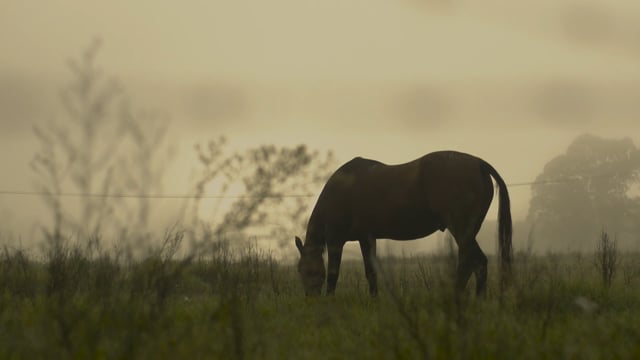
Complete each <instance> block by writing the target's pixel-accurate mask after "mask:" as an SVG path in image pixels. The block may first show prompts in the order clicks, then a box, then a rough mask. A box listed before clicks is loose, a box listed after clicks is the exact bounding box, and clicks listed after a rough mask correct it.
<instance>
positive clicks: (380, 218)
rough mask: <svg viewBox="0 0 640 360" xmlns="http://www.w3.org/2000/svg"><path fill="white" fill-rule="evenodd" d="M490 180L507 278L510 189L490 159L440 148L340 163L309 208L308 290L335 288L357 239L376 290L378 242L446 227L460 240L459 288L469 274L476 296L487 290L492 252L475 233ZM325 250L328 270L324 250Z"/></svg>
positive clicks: (303, 270)
mask: <svg viewBox="0 0 640 360" xmlns="http://www.w3.org/2000/svg"><path fill="white" fill-rule="evenodd" d="M491 177H493V178H494V179H495V181H496V183H497V186H498V189H499V195H500V203H499V209H498V247H499V252H500V258H501V261H500V273H501V278H502V280H503V281H506V279H507V277H508V274H509V273H510V269H511V252H512V250H511V233H512V224H511V211H510V204H509V193H508V191H507V186H506V184H505V183H504V180H502V177H500V175H499V174H498V172H497V171H496V169H494V168H493V166H491V165H490V164H489V163H487V162H486V161H484V160H482V159H480V158H477V157H475V156H472V155H469V154H464V153H460V152H455V151H439V152H434V153H430V154H427V155H425V156H423V157H421V158H419V159H416V160H414V161H411V162H408V163H405V164H400V165H386V164H383V163H381V162H379V161H375V160H369V159H363V158H360V157H357V158H354V159H353V160H351V161H349V162H347V163H346V164H344V165H342V166H341V167H340V168H339V169H338V170H336V172H335V173H333V175H331V177H330V178H329V180H328V181H327V183H326V184H325V186H324V188H323V189H322V192H321V193H320V196H319V198H318V201H317V203H316V205H315V207H314V209H313V211H312V213H311V217H310V218H309V223H308V225H307V234H306V240H305V243H304V244H303V243H302V240H300V238H298V237H297V236H296V237H295V243H296V247H297V248H298V250H299V251H300V261H299V263H298V272H299V273H300V276H301V278H302V284H303V287H304V290H305V293H306V294H307V295H320V292H321V289H322V286H323V284H324V281H325V276H326V280H327V292H326V293H327V295H332V294H333V293H334V292H335V289H336V283H337V281H338V275H339V273H340V261H341V258H342V248H343V246H344V244H345V242H347V241H358V242H359V243H360V250H361V251H362V258H363V260H364V270H365V275H366V277H367V281H368V283H369V293H370V294H371V295H373V296H375V295H376V294H377V292H378V285H377V279H376V265H375V263H376V260H375V259H376V239H379V238H382V239H393V240H413V239H417V238H421V237H425V236H427V235H429V234H432V233H433V232H435V231H436V230H440V231H444V230H445V229H448V230H449V231H450V232H451V234H452V235H453V237H454V238H455V240H456V243H457V245H458V267H457V269H456V271H457V272H456V289H457V290H458V292H460V291H462V290H463V289H464V288H465V286H466V284H467V282H468V280H469V278H470V277H471V274H472V273H473V274H475V277H476V293H477V294H478V295H480V296H483V295H484V294H485V292H486V288H487V257H486V256H485V254H484V253H483V252H482V250H481V249H480V247H479V246H478V242H477V241H476V234H477V233H478V231H479V230H480V226H481V225H482V222H483V221H484V218H485V216H486V214H487V211H488V210H489V206H490V204H491V201H492V199H493V183H492V181H491ZM325 249H326V250H327V253H328V256H329V260H328V272H325V266H324V260H323V258H322V254H323V252H324V250H325Z"/></svg>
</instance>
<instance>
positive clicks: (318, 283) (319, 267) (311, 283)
mask: <svg viewBox="0 0 640 360" xmlns="http://www.w3.org/2000/svg"><path fill="white" fill-rule="evenodd" d="M296 247H297V248H298V250H299V251H300V261H299V262H298V273H299V274H300V278H301V279H302V286H303V287H304V292H305V294H306V295H307V296H318V295H320V292H321V291H322V285H324V279H325V276H326V272H325V268H324V260H323V259H322V250H323V249H322V247H318V248H315V247H311V245H307V246H305V245H303V244H302V240H300V238H299V237H297V236H296Z"/></svg>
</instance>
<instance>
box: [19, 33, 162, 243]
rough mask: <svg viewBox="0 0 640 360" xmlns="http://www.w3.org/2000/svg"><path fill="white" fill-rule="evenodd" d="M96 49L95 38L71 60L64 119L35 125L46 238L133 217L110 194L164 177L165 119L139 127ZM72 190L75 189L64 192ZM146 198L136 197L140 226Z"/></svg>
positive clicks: (117, 224)
mask: <svg viewBox="0 0 640 360" xmlns="http://www.w3.org/2000/svg"><path fill="white" fill-rule="evenodd" d="M99 50H100V42H99V41H94V42H93V43H92V44H91V45H90V46H89V47H88V48H87V49H86V50H85V51H84V52H83V54H82V55H81V56H80V57H79V58H78V59H73V60H70V61H69V69H70V71H71V75H72V76H71V82H70V83H69V84H68V85H67V86H66V87H65V88H64V89H63V90H62V92H61V102H62V107H63V110H64V115H65V116H64V117H63V119H62V120H61V121H49V122H47V123H45V124H44V126H36V127H34V134H35V135H36V137H37V139H38V140H39V143H40V149H39V150H38V151H37V152H36V154H35V156H34V158H33V161H32V163H31V166H32V169H33V171H34V173H35V175H36V179H35V180H36V186H37V187H38V188H39V190H40V191H42V192H43V193H44V194H45V195H44V196H43V199H44V201H45V204H46V205H47V207H48V209H49V210H50V212H51V214H52V217H53V221H52V225H51V227H50V228H48V226H46V225H45V226H43V227H44V232H45V235H46V237H47V238H49V239H59V238H61V237H67V236H69V235H70V234H74V235H77V236H78V237H80V238H85V237H87V236H94V235H97V234H98V233H99V232H100V231H101V230H103V229H102V228H103V227H106V226H108V227H109V228H111V229H113V228H123V227H125V226H126V225H131V224H130V223H128V222H129V221H130V220H129V219H130V218H133V217H131V216H129V215H127V213H128V212H131V209H130V204H126V203H125V202H124V200H123V199H122V198H118V197H114V196H113V195H114V194H118V193H122V192H124V191H129V192H133V193H138V192H143V191H148V190H146V189H154V187H157V186H158V184H159V179H160V176H159V173H160V172H161V171H162V166H161V165H159V159H158V157H159V156H160V155H161V154H162V151H161V150H162V143H163V141H164V137H165V130H164V129H165V127H158V126H156V124H155V122H153V121H147V122H145V123H144V126H146V128H145V129H144V130H143V129H142V126H143V122H142V121H141V119H140V118H136V117H135V116H134V115H133V112H132V110H131V107H130V106H129V104H128V102H127V101H126V96H125V94H124V92H123V89H122V88H121V87H120V85H119V84H118V82H117V81H116V80H115V79H114V78H113V77H107V76H105V74H104V73H103V71H102V70H101V69H100V68H99V67H98V66H97V64H96V58H97V55H98V53H99ZM151 120H153V119H151ZM69 193H71V194H73V195H74V196H73V197H69V196H65V194H66V195H69ZM147 201H148V199H146V198H140V201H139V203H138V204H137V206H138V208H139V210H137V211H135V212H136V213H137V214H138V220H139V223H136V226H140V225H144V224H145V223H146V220H147V217H148V208H149V207H148V204H147ZM127 210H129V211H127Z"/></svg>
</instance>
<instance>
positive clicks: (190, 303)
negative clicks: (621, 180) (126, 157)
mask: <svg viewBox="0 0 640 360" xmlns="http://www.w3.org/2000/svg"><path fill="white" fill-rule="evenodd" d="M176 236H177V235H176ZM180 240H181V239H180V238H177V237H175V236H170V237H167V238H166V239H165V241H164V245H163V246H162V247H160V248H159V249H158V250H157V251H150V252H149V253H150V254H151V255H149V256H148V257H147V258H144V259H137V260H134V259H133V258H132V257H127V256H123V255H122V254H117V253H107V252H101V253H92V254H89V253H87V251H81V250H78V247H73V246H59V247H57V248H56V249H55V251H49V253H48V256H47V257H46V258H45V259H42V260H37V259H32V258H30V257H29V256H27V254H26V253H25V252H24V251H21V250H11V249H6V248H5V249H4V250H3V251H2V252H1V253H0V285H1V288H0V291H1V292H0V358H2V359H23V358H28V359H45V358H46V359H56V358H64V359H68V358H92V359H93V358H95V359H112V358H115V359H123V358H126V359H134V358H160V359H163V358H171V359H175V358H192V359H199V358H207V359H234V358H235V359H243V358H249V359H253V358H260V359H288V358H296V359H317V358H329V359H333V358H335V359H342V358H351V359H388V358H401V359H405V358H406V359H413V358H427V359H502V358H504V359H514V358H517V359H540V358H543V359H544V358H547V359H559V358H571V359H604V358H606V359H615V358H638V357H640V329H639V328H638V327H637V324H638V323H640V306H639V305H640V301H639V300H640V287H639V285H640V254H620V256H619V259H618V263H619V265H620V266H621V268H622V269H623V271H622V273H624V274H626V275H625V276H618V277H614V278H612V281H611V283H610V284H603V282H602V279H601V275H600V273H599V268H598V267H597V266H596V265H595V264H594V261H593V259H594V256H592V255H586V254H571V255H558V254H546V255H539V256H536V255H531V254H520V255H518V256H517V257H516V261H515V264H516V265H517V266H516V270H517V274H516V282H515V284H514V285H513V287H512V288H510V289H509V290H508V291H507V292H506V293H504V294H500V293H499V292H498V288H499V287H498V284H497V276H496V275H497V274H496V269H495V268H491V269H490V284H489V286H490V288H489V294H488V298H487V299H486V300H484V301H483V300H479V299H475V297H474V296H472V295H468V296H466V297H463V299H462V300H461V301H459V302H456V301H454V299H455V298H454V296H453V291H452V289H453V287H452V284H451V281H450V273H451V271H450V269H451V260H449V259H448V257H447V256H435V255H434V256H428V257H400V258H398V257H396V258H385V259H383V260H382V262H381V268H382V272H383V273H382V274H381V279H380V282H381V284H380V285H381V293H380V296H379V297H378V298H371V297H369V296H368V294H367V289H368V287H367V284H366V280H365V277H364V273H363V269H362V264H361V262H359V261H347V262H345V263H344V264H343V267H342V273H341V277H340V280H339V283H338V289H337V294H336V296H335V297H331V298H326V297H321V298H305V297H304V296H303V295H302V293H303V292H302V288H301V285H300V281H299V279H298V276H297V273H296V271H295V266H294V265H292V264H291V265H289V264H283V263H278V262H276V261H275V260H274V259H273V258H272V257H271V256H270V255H269V254H268V253H263V252H260V251H258V250H256V249H249V250H247V251H244V252H243V253H242V254H235V253H233V252H231V251H229V250H228V249H226V248H224V247H212V248H211V249H210V250H208V251H203V252H202V253H201V254H199V256H194V257H183V258H180V257H177V256H176V251H175V249H174V247H171V246H169V245H172V244H173V245H176V244H174V243H179V242H180ZM172 242H174V243H172ZM167 244H169V245H167ZM178 245H179V244H178ZM490 263H491V264H492V265H493V264H495V259H490ZM472 288H473V284H472V283H471V284H469V286H468V289H469V290H471V289H472ZM471 293H472V291H469V294H471Z"/></svg>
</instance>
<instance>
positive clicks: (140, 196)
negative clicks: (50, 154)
mask: <svg viewBox="0 0 640 360" xmlns="http://www.w3.org/2000/svg"><path fill="white" fill-rule="evenodd" d="M616 174H617V172H616V173H611V174H602V175H595V176H587V177H581V178H566V179H557V180H544V181H528V182H517V183H510V184H507V187H509V188H514V187H523V186H531V185H553V184H563V183H571V182H579V181H585V180H591V179H596V178H604V177H612V176H614V175H616ZM0 195H7V196H57V197H76V198H83V197H93V198H121V199H254V198H278V199H282V198H309V197H314V196H317V194H264V195H207V194H127V193H79V192H60V193H53V192H47V191H27V190H0Z"/></svg>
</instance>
